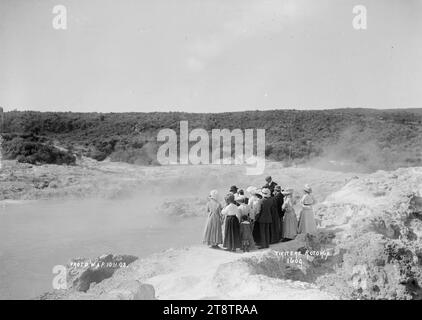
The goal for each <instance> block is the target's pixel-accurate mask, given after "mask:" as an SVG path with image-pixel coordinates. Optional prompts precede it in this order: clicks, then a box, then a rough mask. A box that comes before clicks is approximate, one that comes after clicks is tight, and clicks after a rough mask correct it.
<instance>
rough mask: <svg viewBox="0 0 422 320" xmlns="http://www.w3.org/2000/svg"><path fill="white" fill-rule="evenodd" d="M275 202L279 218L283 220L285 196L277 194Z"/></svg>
mask: <svg viewBox="0 0 422 320" xmlns="http://www.w3.org/2000/svg"><path fill="white" fill-rule="evenodd" d="M274 202H275V208H276V211H277V214H278V216H279V217H280V218H283V216H284V212H283V209H281V207H282V206H283V203H284V196H283V195H282V194H281V193H277V194H276V195H275V196H274Z"/></svg>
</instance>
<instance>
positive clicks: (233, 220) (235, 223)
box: [223, 216, 241, 250]
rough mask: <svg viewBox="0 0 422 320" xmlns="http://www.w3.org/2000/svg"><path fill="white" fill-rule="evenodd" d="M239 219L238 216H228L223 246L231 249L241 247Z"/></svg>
mask: <svg viewBox="0 0 422 320" xmlns="http://www.w3.org/2000/svg"><path fill="white" fill-rule="evenodd" d="M240 246H241V244H240V231H239V220H238V219H237V217H236V216H227V217H226V222H225V227H224V243H223V247H224V248H227V249H229V250H236V249H237V248H240Z"/></svg>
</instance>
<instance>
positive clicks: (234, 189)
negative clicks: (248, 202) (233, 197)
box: [229, 186, 237, 193]
mask: <svg viewBox="0 0 422 320" xmlns="http://www.w3.org/2000/svg"><path fill="white" fill-rule="evenodd" d="M229 191H230V192H233V193H236V192H237V187H236V186H231V187H230V190H229Z"/></svg>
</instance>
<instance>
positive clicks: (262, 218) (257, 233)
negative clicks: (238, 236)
mask: <svg viewBox="0 0 422 320" xmlns="http://www.w3.org/2000/svg"><path fill="white" fill-rule="evenodd" d="M261 192H262V196H263V199H262V201H261V209H260V211H259V213H258V215H257V217H256V218H255V225H254V230H253V237H254V240H255V242H256V243H257V244H258V245H259V247H260V249H264V248H268V247H269V246H270V242H271V223H272V221H273V219H272V217H273V215H274V213H275V206H274V199H273V198H271V191H270V190H269V189H267V188H265V189H262V191H261Z"/></svg>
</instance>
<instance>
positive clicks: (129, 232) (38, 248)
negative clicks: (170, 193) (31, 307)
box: [0, 199, 205, 299]
mask: <svg viewBox="0 0 422 320" xmlns="http://www.w3.org/2000/svg"><path fill="white" fill-rule="evenodd" d="M155 207H156V204H155V203H151V201H150V203H146V202H145V201H142V200H141V199H131V200H113V201H111V200H105V201H104V200H103V201H99V200H98V201H93V200H83V201H76V200H75V201H66V202H64V201H52V200H48V201H47V200H45V201H44V200H43V201H36V202H26V203H19V204H7V205H5V206H3V207H0V299H31V298H34V297H36V296H37V295H39V294H41V293H43V292H46V291H50V290H52V280H53V277H54V274H53V273H52V269H53V267H54V266H55V265H65V264H66V263H67V262H68V261H69V259H71V258H74V257H90V258H95V257H97V256H99V255H101V254H103V253H113V254H132V255H135V256H138V257H145V256H147V255H149V254H151V253H153V252H157V251H161V250H164V249H168V248H171V247H172V248H177V247H181V246H186V245H191V244H198V243H200V242H201V240H202V239H201V236H202V231H203V227H204V222H205V218H203V217H196V218H189V219H183V218H170V217H165V216H162V215H160V214H159V213H157V212H156V211H155V210H154V208H155Z"/></svg>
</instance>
